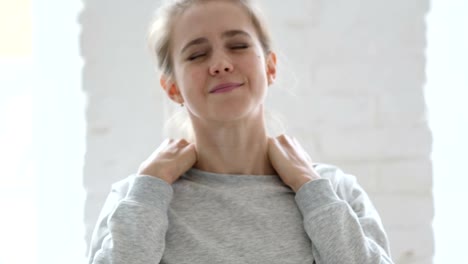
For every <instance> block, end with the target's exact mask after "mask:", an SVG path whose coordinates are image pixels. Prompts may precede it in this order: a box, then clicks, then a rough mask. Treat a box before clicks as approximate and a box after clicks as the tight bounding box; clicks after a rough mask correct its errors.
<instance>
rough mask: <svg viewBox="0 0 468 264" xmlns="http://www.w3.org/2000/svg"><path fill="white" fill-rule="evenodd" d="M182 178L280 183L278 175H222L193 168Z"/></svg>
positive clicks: (208, 180)
mask: <svg viewBox="0 0 468 264" xmlns="http://www.w3.org/2000/svg"><path fill="white" fill-rule="evenodd" d="M184 177H186V178H188V179H193V180H196V181H206V182H229V183H234V182H245V181H253V182H277V181H281V180H280V179H279V176H278V175H250V174H223V173H214V172H209V171H203V170H199V169H195V168H191V169H189V170H188V171H187V172H185V174H184Z"/></svg>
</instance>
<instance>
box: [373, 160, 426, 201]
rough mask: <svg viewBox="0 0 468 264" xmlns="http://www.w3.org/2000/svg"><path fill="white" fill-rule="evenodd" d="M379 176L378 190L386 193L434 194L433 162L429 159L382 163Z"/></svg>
mask: <svg viewBox="0 0 468 264" xmlns="http://www.w3.org/2000/svg"><path fill="white" fill-rule="evenodd" d="M377 175H378V176H379V177H378V183H377V186H378V189H379V190H380V191H382V192H385V193H405V194H431V193H432V176H433V175H432V162H431V161H430V160H429V159H422V160H405V161H387V162H382V163H379V165H378V166H377Z"/></svg>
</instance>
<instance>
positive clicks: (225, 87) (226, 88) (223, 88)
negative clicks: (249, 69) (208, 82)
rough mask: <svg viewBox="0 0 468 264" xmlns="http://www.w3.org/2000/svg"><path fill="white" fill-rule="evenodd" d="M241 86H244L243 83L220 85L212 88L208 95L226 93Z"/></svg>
mask: <svg viewBox="0 0 468 264" xmlns="http://www.w3.org/2000/svg"><path fill="white" fill-rule="evenodd" d="M242 85H244V83H222V84H219V85H216V86H215V87H213V88H212V89H211V90H210V93H226V92H230V91H232V90H234V89H236V88H239V87H240V86H242Z"/></svg>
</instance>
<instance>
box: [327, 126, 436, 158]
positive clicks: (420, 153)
mask: <svg viewBox="0 0 468 264" xmlns="http://www.w3.org/2000/svg"><path fill="white" fill-rule="evenodd" d="M431 141H432V136H431V134H430V132H429V130H428V128H427V127H413V128H401V129H400V128H388V129H385V128H375V129H358V128H356V129H335V130H333V129H331V128H327V129H325V128H324V129H323V133H322V134H320V135H319V142H320V151H321V153H322V155H323V157H324V158H326V159H330V160H346V161H378V160H389V159H393V160H394V159H396V160H400V159H408V158H425V157H428V156H429V154H430V152H431Z"/></svg>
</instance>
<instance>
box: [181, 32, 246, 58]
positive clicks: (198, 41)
mask: <svg viewBox="0 0 468 264" xmlns="http://www.w3.org/2000/svg"><path fill="white" fill-rule="evenodd" d="M237 35H244V36H247V37H249V38H250V34H249V33H247V32H245V31H243V30H239V29H233V30H227V31H224V32H223V34H221V37H222V38H232V37H234V36H237ZM206 42H208V39H207V38H205V37H201V38H196V39H194V40H191V41H190V42H189V43H187V44H186V45H185V46H184V47H183V48H182V50H181V51H180V53H184V51H186V50H187V49H188V48H190V47H191V46H194V45H199V44H203V43H206Z"/></svg>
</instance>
